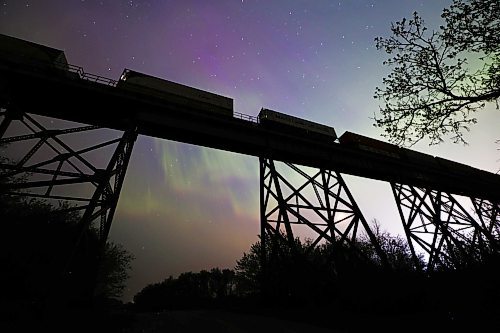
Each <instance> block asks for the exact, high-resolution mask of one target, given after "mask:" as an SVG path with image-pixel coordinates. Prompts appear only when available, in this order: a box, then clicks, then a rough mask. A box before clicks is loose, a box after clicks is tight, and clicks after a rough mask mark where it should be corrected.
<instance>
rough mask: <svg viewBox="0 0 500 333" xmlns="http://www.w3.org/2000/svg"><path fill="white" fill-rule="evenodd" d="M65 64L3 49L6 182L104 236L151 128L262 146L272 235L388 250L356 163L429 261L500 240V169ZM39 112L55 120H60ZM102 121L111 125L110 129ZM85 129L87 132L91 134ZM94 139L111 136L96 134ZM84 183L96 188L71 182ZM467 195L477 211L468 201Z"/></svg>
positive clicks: (0, 99) (264, 209)
mask: <svg viewBox="0 0 500 333" xmlns="http://www.w3.org/2000/svg"><path fill="white" fill-rule="evenodd" d="M67 70H68V71H69V72H71V73H73V74H75V75H71V76H61V75H52V74H51V73H49V72H46V71H44V70H42V69H41V67H39V66H38V65H37V64H28V63H26V64H20V63H16V64H13V63H11V62H9V61H4V59H2V58H1V57H0V146H5V145H7V146H8V147H10V146H12V147H14V146H15V145H17V146H15V147H19V148H16V149H15V150H16V153H19V156H17V158H16V160H15V162H11V161H10V162H9V161H4V160H0V162H1V163H0V171H1V172H2V173H1V174H0V191H1V193H3V194H8V195H18V196H25V197H38V198H44V199H47V200H53V201H65V202H68V203H70V204H69V205H63V206H62V207H61V211H76V212H79V213H80V216H81V219H80V230H82V232H83V231H84V230H85V229H86V228H89V227H95V228H96V229H98V231H99V237H100V240H101V241H102V242H104V243H105V242H106V239H107V236H108V233H109V230H110V227H111V223H112V220H113V215H114V213H115V209H116V206H117V202H118V199H119V195H120V190H121V187H122V184H123V181H124V177H125V173H126V169H127V165H128V162H129V159H130V156H131V153H132V149H133V146H134V142H135V140H136V138H137V135H138V134H142V135H146V136H152V137H156V138H162V139H168V140H174V141H179V142H185V143H190V144H194V145H199V146H204V147H210V148H215V149H221V150H226V151H231V152H236V153H241V154H246V155H251V156H256V157H258V158H259V161H260V217H261V235H262V236H264V235H268V236H270V237H284V238H285V240H286V241H288V242H290V243H291V244H293V241H294V238H295V237H296V235H297V230H298V228H302V229H304V228H306V229H307V230H308V231H309V233H311V234H313V235H314V237H313V241H312V243H311V246H316V245H317V244H320V243H322V242H332V243H334V242H340V243H346V244H352V243H353V242H355V241H356V239H357V237H358V236H359V235H360V233H361V232H364V233H365V234H366V235H367V236H368V237H369V238H370V239H371V241H372V242H373V244H374V246H375V248H376V249H377V251H378V252H379V255H380V257H381V259H382V260H384V255H383V253H382V251H381V249H380V246H379V244H377V240H376V237H375V235H374V234H373V232H372V231H371V230H370V226H369V224H368V223H367V221H366V219H365V218H364V217H363V214H362V213H361V209H360V207H358V205H357V204H356V201H355V198H354V197H353V195H352V194H351V192H350V191H349V188H348V186H347V184H346V182H345V181H344V179H343V177H342V174H349V175H355V176H360V177H364V178H371V179H376V180H381V181H384V182H388V183H390V185H391V187H392V191H393V194H394V199H395V204H396V206H397V209H398V211H399V215H400V218H401V221H402V224H403V227H404V231H405V233H406V237H407V240H408V244H409V247H410V249H411V251H412V254H413V257H414V259H415V265H417V266H418V265H419V264H418V263H419V261H418V260H417V257H418V255H419V253H424V254H425V255H426V256H427V258H428V260H427V263H426V265H427V266H426V267H420V268H421V269H425V270H433V269H435V267H437V266H438V265H451V266H453V267H456V266H459V265H460V264H461V263H460V260H459V259H457V258H455V257H454V256H453V254H450V253H451V252H450V251H446V250H445V249H451V248H452V249H455V250H456V251H458V252H464V253H469V252H470V251H471V249H476V248H477V249H481V248H484V246H485V245H486V246H487V247H489V248H492V249H494V250H495V251H498V249H499V244H500V243H499V236H500V234H499V232H500V230H499V226H500V176H499V175H495V174H492V173H488V172H485V171H480V170H477V169H475V170H476V171H477V173H475V174H474V175H472V174H467V173H465V172H463V170H461V168H460V167H459V166H457V167H456V168H451V169H449V168H448V169H442V168H437V167H423V166H422V165H418V164H415V163H411V162H409V161H406V160H404V159H397V158H391V157H388V156H384V155H381V154H378V153H376V152H371V151H367V150H363V149H359V148H356V147H350V146H345V145H342V144H340V143H338V142H334V141H331V142H325V141H318V140H312V139H310V138H308V137H305V136H303V135H294V134H293V133H289V132H285V131H277V130H270V129H269V128H266V127H264V126H261V124H259V122H258V121H256V119H255V118H253V117H248V116H246V117H245V116H244V115H237V114H235V115H234V116H233V117H228V116H222V115H217V114H211V113H209V112H200V111H199V110H196V109H193V108H192V107H191V106H190V105H189V104H182V103H177V102H169V101H168V100H165V99H160V98H158V97H155V96H148V95H145V94H144V93H130V92H129V91H125V90H123V89H121V88H119V87H117V86H116V81H114V80H110V79H106V78H102V77H99V76H96V75H91V74H88V73H85V72H84V71H83V69H82V68H81V67H76V66H71V65H68V67H67ZM40 116H41V117H43V118H46V119H49V120H51V121H52V120H54V121H56V122H55V124H57V128H55V129H54V128H49V127H48V126H47V125H46V124H47V122H46V121H45V122H44V121H41V120H40ZM59 120H63V121H59ZM64 121H66V122H64ZM68 121H71V122H75V123H78V124H85V125H76V126H75V125H74V124H70V125H68ZM102 129H111V130H113V131H108V132H106V133H105V134H103V133H102ZM9 133H14V134H9ZM113 135H114V136H113ZM76 136H79V137H80V138H81V137H82V136H84V137H85V136H87V137H88V138H89V139H88V141H87V142H88V144H87V145H82V143H81V142H83V141H82V140H81V139H79V140H75V139H74V138H75V137H76ZM90 138H92V139H90ZM96 138H98V139H100V140H101V141H100V142H92V140H94V141H95V139H96ZM76 142H78V144H76ZM21 151H22V153H21ZM42 152H43V153H42ZM95 154H100V155H98V156H101V157H98V158H97V157H95V156H96V155H95ZM103 154H106V156H108V157H109V158H108V159H107V160H106V161H103V159H102V156H103ZM304 167H307V168H304ZM306 169H307V170H306ZM311 170H312V171H311ZM23 175H29V177H28V178H27V180H26V181H24V182H16V181H12V179H15V178H16V177H20V176H23ZM75 186H80V187H79V188H84V189H85V190H86V191H81V190H74V189H73V190H68V188H76V187H75ZM464 198H465V199H467V200H468V201H470V203H471V204H472V207H473V210H471V209H467V208H466V207H465V206H464ZM262 239H263V240H264V239H266V237H262ZM456 251H455V252H456Z"/></svg>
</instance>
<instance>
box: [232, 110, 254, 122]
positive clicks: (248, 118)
mask: <svg viewBox="0 0 500 333" xmlns="http://www.w3.org/2000/svg"><path fill="white" fill-rule="evenodd" d="M233 117H234V118H238V119H243V120H246V121H250V122H252V123H256V124H258V123H259V118H258V117H255V116H251V115H249V114H244V113H241V112H233Z"/></svg>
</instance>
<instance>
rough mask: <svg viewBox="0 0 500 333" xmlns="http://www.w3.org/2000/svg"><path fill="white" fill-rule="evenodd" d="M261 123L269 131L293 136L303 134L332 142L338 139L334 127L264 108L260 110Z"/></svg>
mask: <svg viewBox="0 0 500 333" xmlns="http://www.w3.org/2000/svg"><path fill="white" fill-rule="evenodd" d="M259 123H260V125H261V126H263V127H265V128H268V129H279V130H280V131H285V132H289V133H293V134H298V133H299V132H302V133H304V134H307V135H310V136H312V137H319V138H328V139H331V140H332V141H334V140H336V139H337V134H336V133H335V129H334V128H333V127H330V126H326V125H323V124H318V123H315V122H312V121H309V120H305V119H302V118H297V117H294V116H290V115H287V114H284V113H281V112H277V111H273V110H269V109H264V108H263V109H261V110H260V112H259ZM298 131H299V132H298Z"/></svg>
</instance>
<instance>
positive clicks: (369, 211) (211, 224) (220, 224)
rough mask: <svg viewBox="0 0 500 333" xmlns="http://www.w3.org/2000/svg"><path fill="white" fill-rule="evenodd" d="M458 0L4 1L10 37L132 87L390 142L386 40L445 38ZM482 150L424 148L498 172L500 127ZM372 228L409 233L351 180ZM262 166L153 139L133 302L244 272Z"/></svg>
mask: <svg viewBox="0 0 500 333" xmlns="http://www.w3.org/2000/svg"><path fill="white" fill-rule="evenodd" d="M450 2H451V1H441V0H427V1H410V0H386V1H380V0H379V1H368V0H352V1H323V0H314V1H305V0H302V1H298V0H297V1H291V0H277V1H272V0H269V1H263V0H261V1H259V0H218V1H202V0H196V1H195V0H183V1H180V0H179V1H168V0H163V1H159V0H158V1H154V0H152V1H118V0H116V1H110V0H103V1H89V0H64V1H63V0H46V1H41V0H40V1H20V0H15V1H0V33H3V34H7V35H11V36H14V37H18V38H22V39H27V40H30V41H33V42H35V43H40V44H45V45H47V46H51V47H54V48H58V49H62V50H64V51H65V53H66V57H67V59H68V61H69V62H70V63H71V64H75V65H79V66H83V67H84V69H85V71H86V72H90V73H94V74H98V75H102V76H106V77H110V78H114V79H118V78H119V76H120V74H121V72H122V71H123V69H124V68H130V69H134V70H136V71H139V72H143V73H147V74H151V75H154V76H157V77H161V78H165V79H168V80H170V81H174V82H179V83H182V84H185V85H189V86H193V87H196V88H199V89H203V90H207V91H210V92H213V93H217V94H220V95H224V96H228V97H231V98H233V99H234V105H235V111H237V112H241V113H245V114H249V115H253V116H256V115H257V114H258V112H259V110H260V109H261V108H262V107H266V108H270V109H274V110H277V111H280V112H284V113H288V114H291V115H295V116H298V117H302V118H306V119H309V120H313V121H316V122H320V123H324V124H327V125H330V126H333V127H335V129H336V132H337V133H338V134H339V135H340V134H342V133H343V132H344V131H346V130H349V131H352V132H357V133H360V134H363V135H367V136H372V137H375V138H380V134H381V131H380V130H379V129H376V128H374V127H373V120H372V119H371V118H372V117H373V116H374V113H376V112H377V111H378V101H377V100H374V99H373V97H372V96H373V92H374V89H375V87H376V86H377V85H380V84H381V81H382V78H383V77H384V75H385V74H387V73H388V70H387V69H386V68H384V67H383V66H382V61H383V60H384V59H385V55H384V54H383V53H382V52H380V51H377V50H376V48H375V46H374V41H373V39H374V38H375V37H377V36H388V35H389V27H390V22H393V21H396V20H400V19H401V18H403V17H404V16H406V17H408V16H410V15H411V13H412V12H413V11H415V10H416V11H418V12H419V13H420V14H422V16H423V17H424V18H425V20H426V22H427V23H428V24H429V25H430V26H433V27H438V26H439V24H440V13H441V10H442V9H443V8H444V7H447V6H448V5H449V4H450ZM477 116H478V122H479V124H478V125H476V126H475V127H473V128H472V130H471V132H470V133H469V134H468V135H466V139H467V140H468V141H469V143H470V144H469V145H468V146H463V145H453V144H451V143H450V144H442V145H440V146H433V147H429V146H428V143H427V142H422V143H419V144H418V145H417V146H415V147H414V148H415V149H417V150H420V151H422V152H426V153H430V154H433V155H439V156H442V157H445V158H448V159H452V160H456V161H459V162H462V163H465V164H470V165H472V166H475V167H478V168H481V169H485V170H488V171H497V170H498V168H499V166H500V162H499V158H500V154H499V153H498V152H497V151H496V149H497V147H498V146H496V145H495V143H494V142H495V139H498V128H499V127H500V126H499V125H500V117H499V116H498V111H496V110H495V108H494V106H493V105H489V106H488V107H487V109H486V110H485V111H481V112H480V113H478V114H477ZM346 181H347V183H348V185H349V186H350V189H351V191H352V192H353V194H354V196H355V198H356V199H357V201H358V204H359V205H360V207H361V210H362V211H363V212H364V214H365V217H366V218H367V219H368V220H372V219H373V218H377V219H378V220H379V221H380V222H381V223H382V225H383V227H384V228H385V229H387V230H389V231H391V232H393V233H397V232H400V231H401V229H402V228H401V226H400V222H399V220H398V215H397V212H396V206H395V204H394V203H393V200H394V199H393V198H392V197H391V193H390V187H389V185H388V184H385V183H381V182H376V181H369V180H364V179H360V178H355V177H349V176H347V177H346ZM258 186H259V179H258V159H257V158H255V157H248V156H243V155H238V154H234V153H227V152H221V151H216V150H213V149H206V148H200V147H196V146H191V145H187V144H182V143H175V142H171V141H166V140H157V139H153V138H148V137H142V136H141V137H139V139H138V141H137V143H136V146H135V149H134V152H133V155H132V159H131V162H130V165H129V168H128V172H127V177H126V180H125V184H124V187H123V190H122V194H121V197H120V202H119V205H118V210H117V213H116V215H115V219H114V224H113V226H112V229H111V234H110V238H111V240H113V241H115V242H118V243H121V244H123V245H124V246H125V247H126V248H127V249H128V250H130V251H131V252H132V253H133V254H134V255H135V256H136V260H135V261H134V263H133V269H134V270H133V272H132V277H131V279H130V280H129V288H128V290H127V292H126V295H125V297H124V300H127V301H128V300H131V298H132V297H133V295H134V294H135V293H137V292H138V291H139V290H140V289H142V288H143V287H144V286H145V285H146V284H148V283H152V282H159V281H161V280H163V279H164V278H166V277H168V276H169V275H173V276H176V275H178V274H179V273H181V272H184V271H199V270H201V269H209V268H211V267H216V266H218V267H221V268H232V267H234V265H235V262H236V260H237V259H238V258H240V257H241V256H242V254H243V252H244V251H248V249H249V247H250V245H251V244H252V243H254V242H255V241H257V235H258V233H259V221H258V215H259V189H258Z"/></svg>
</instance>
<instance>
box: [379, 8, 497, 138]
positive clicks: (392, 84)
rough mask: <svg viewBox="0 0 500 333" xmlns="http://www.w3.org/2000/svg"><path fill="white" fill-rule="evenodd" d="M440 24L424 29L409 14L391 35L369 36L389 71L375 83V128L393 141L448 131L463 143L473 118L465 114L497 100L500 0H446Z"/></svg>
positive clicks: (394, 25)
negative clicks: (384, 55)
mask: <svg viewBox="0 0 500 333" xmlns="http://www.w3.org/2000/svg"><path fill="white" fill-rule="evenodd" d="M441 16H442V17H443V18H444V20H445V23H444V25H443V26H441V27H440V28H439V30H432V31H429V30H428V28H427V27H426V26H425V24H424V21H423V19H422V18H421V17H420V16H419V15H418V13H417V12H415V13H414V14H413V17H412V18H411V19H409V20H408V19H406V18H404V19H403V20H401V21H399V22H396V23H393V24H392V26H391V32H392V36H390V37H388V38H383V37H378V38H376V39H375V42H376V46H377V49H379V50H384V51H385V52H386V53H387V54H389V55H390V56H391V58H389V59H388V60H386V61H385V62H384V65H388V66H390V67H392V72H391V73H390V74H389V75H388V76H387V77H386V78H384V79H383V85H384V86H383V87H382V88H380V87H377V88H376V90H375V98H378V99H379V100H380V101H381V102H382V106H381V107H380V117H375V123H376V126H378V127H381V128H383V129H384V130H385V136H386V137H387V138H388V139H389V140H390V141H392V142H394V143H396V144H407V145H412V144H414V143H415V142H417V141H419V140H421V139H423V138H424V137H427V138H429V139H430V142H431V144H436V143H439V142H441V141H443V137H444V136H445V135H448V134H451V136H452V140H453V141H454V142H465V139H464V137H463V133H464V131H468V130H469V127H470V126H471V125H472V124H475V123H476V118H475V117H474V115H473V113H474V112H476V111H477V110H479V109H482V108H484V106H485V103H488V102H496V103H497V108H498V100H499V98H500V2H499V1H498V0H454V1H453V3H452V5H451V6H450V7H449V8H446V9H444V10H443V13H442V15H441Z"/></svg>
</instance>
